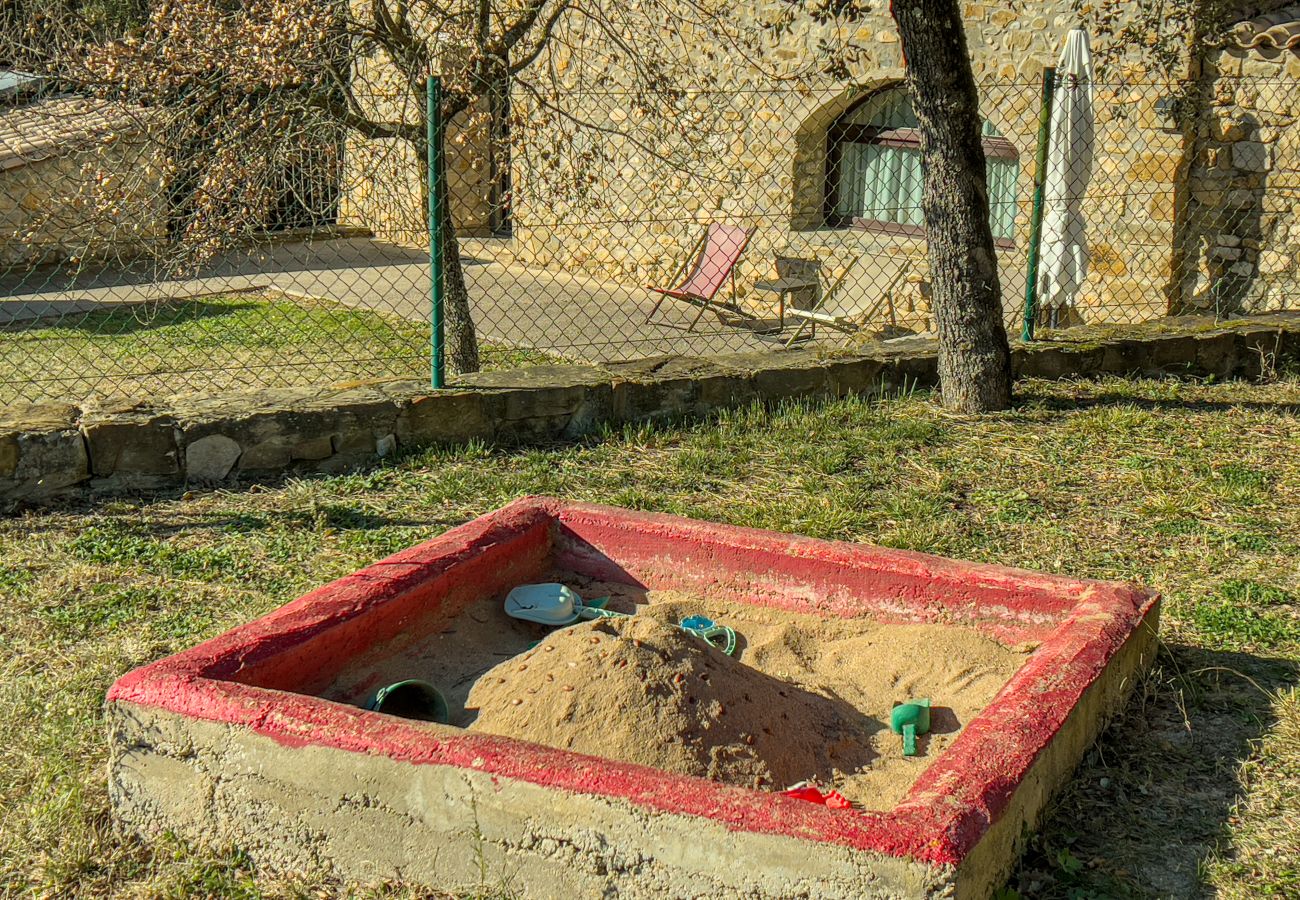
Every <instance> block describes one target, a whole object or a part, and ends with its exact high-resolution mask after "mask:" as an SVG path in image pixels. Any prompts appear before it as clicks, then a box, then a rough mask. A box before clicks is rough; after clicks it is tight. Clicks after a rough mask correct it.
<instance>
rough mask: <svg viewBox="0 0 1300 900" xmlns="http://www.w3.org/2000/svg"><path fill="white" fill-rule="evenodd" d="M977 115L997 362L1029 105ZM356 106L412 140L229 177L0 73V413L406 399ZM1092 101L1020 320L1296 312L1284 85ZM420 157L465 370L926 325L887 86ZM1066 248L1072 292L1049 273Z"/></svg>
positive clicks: (261, 152)
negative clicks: (436, 158)
mask: <svg viewBox="0 0 1300 900" xmlns="http://www.w3.org/2000/svg"><path fill="white" fill-rule="evenodd" d="M1086 89H1087V86H1081V85H1077V84H1072V83H1068V82H1066V83H1062V85H1061V86H1060V87H1058V89H1057V91H1058V93H1057V96H1058V97H1060V96H1061V94H1060V92H1061V91H1080V90H1086ZM980 92H981V110H982V114H983V116H984V117H985V119H984V125H983V131H982V140H983V146H984V151H985V156H986V158H987V169H988V185H989V206H990V216H989V221H990V226H991V229H992V232H993V237H994V239H995V242H996V245H997V253H998V265H999V273H1000V281H1001V288H1002V295H1003V303H1004V311H1005V318H1006V323H1007V325H1008V329H1009V330H1010V331H1011V332H1012V334H1013V336H1014V335H1015V334H1018V333H1019V331H1020V317H1021V314H1022V309H1023V306H1024V302H1025V296H1026V279H1027V275H1026V273H1027V271H1028V265H1029V259H1030V257H1031V243H1032V242H1031V236H1032V232H1033V228H1032V224H1033V221H1034V194H1035V190H1034V189H1035V172H1034V169H1035V152H1036V148H1037V145H1038V140H1039V122H1040V114H1041V112H1042V106H1043V90H1042V85H1041V84H1040V83H1039V82H1038V81H1037V80H1035V81H1033V82H1014V83H1012V82H996V83H986V84H983V85H981V87H980ZM358 96H359V99H360V103H361V105H360V107H358V109H357V110H355V112H357V113H358V115H360V114H365V115H366V116H369V118H370V119H371V120H373V121H383V122H398V123H403V124H404V125H405V126H408V127H406V129H405V131H403V132H402V133H401V134H397V135H396V136H394V135H393V134H381V133H378V132H377V131H376V129H365V128H358V127H355V123H353V124H352V125H351V126H350V127H344V126H343V125H342V124H338V123H337V122H335V121H332V120H328V119H326V118H324V117H322V118H319V119H312V120H308V121H297V122H277V121H266V122H265V123H264V129H263V130H262V131H260V132H258V134H257V138H256V141H252V140H251V139H249V140H250V145H251V148H252V149H251V150H246V151H241V149H240V144H239V141H240V140H241V137H240V134H239V133H234V134H224V135H223V134H220V133H218V136H217V137H216V138H215V139H214V138H213V137H212V133H211V132H210V131H204V132H203V133H202V134H198V135H197V136H196V135H192V134H191V133H190V132H189V131H187V129H189V128H192V127H193V123H194V122H195V121H196V118H195V115H194V114H193V111H186V114H185V115H176V114H174V113H175V112H176V111H174V110H168V109H158V108H151V109H144V108H137V107H132V106H130V105H127V104H123V103H116V102H110V101H106V100H102V99H95V98H94V96H93V95H92V94H91V92H89V91H79V90H77V88H76V86H75V85H69V84H67V83H57V82H51V81H48V80H44V79H40V78H35V77H27V76H21V75H17V74H14V73H9V74H8V75H7V77H6V80H4V81H0V400H2V401H4V402H13V401H17V400H38V399H49V398H57V399H65V398H66V399H73V400H82V399H87V398H91V397H125V398H139V397H142V396H153V395H158V394H160V393H173V392H176V393H179V392H186V391H204V392H211V391H220V390H226V389H233V388H237V387H246V386H251V387H256V386H278V385H287V384H332V383H338V382H345V381H354V380H368V379H383V378H417V379H427V378H428V375H429V368H430V349H429V348H430V324H429V323H430V302H431V301H430V278H429V217H428V202H427V200H428V195H427V193H426V190H425V184H426V180H425V173H426V170H427V168H426V158H425V155H424V154H425V151H426V147H425V146H424V145H423V144H422V140H423V135H424V133H425V131H424V124H425V120H424V104H423V98H422V97H421V96H420V95H419V93H418V92H417V91H413V90H411V89H409V86H404V87H402V88H401V89H396V88H395V89H394V90H392V91H389V92H384V91H379V90H377V89H375V90H373V91H372V92H371V93H366V94H360V95H358ZM1091 104H1092V120H1093V121H1094V122H1095V125H1094V127H1093V129H1092V131H1091V132H1088V133H1085V134H1084V135H1083V136H1082V137H1078V138H1076V139H1075V144H1074V146H1073V147H1072V150H1073V153H1072V154H1071V156H1070V159H1071V160H1072V163H1071V165H1074V166H1079V167H1082V166H1086V171H1087V172H1089V173H1090V177H1089V178H1087V179H1079V178H1073V179H1066V180H1065V181H1064V182H1062V183H1064V184H1068V185H1071V186H1072V187H1070V188H1068V189H1067V192H1066V193H1061V189H1060V188H1058V189H1057V190H1058V193H1057V195H1052V193H1051V185H1050V184H1049V186H1048V188H1049V190H1048V195H1047V196H1046V197H1045V199H1044V203H1043V204H1042V210H1043V220H1044V225H1043V240H1042V243H1041V247H1040V248H1039V258H1040V266H1041V269H1042V272H1043V273H1044V274H1043V275H1042V276H1041V278H1040V283H1041V288H1040V290H1039V291H1038V292H1037V293H1036V297H1037V300H1038V321H1039V322H1040V324H1041V325H1043V326H1045V327H1058V328H1059V327H1064V326H1068V325H1073V324H1080V323H1108V322H1117V323H1124V322H1137V321H1143V320H1149V319H1152V318H1155V317H1159V316H1163V315H1167V314H1169V313H1171V312H1175V313H1176V312H1184V311H1211V312H1214V313H1217V314H1220V315H1227V314H1232V313H1237V312H1243V311H1250V310H1255V309H1273V308H1285V307H1288V306H1293V305H1294V304H1295V297H1296V295H1297V284H1296V279H1297V277H1300V276H1298V275H1297V269H1296V259H1297V252H1300V226H1295V225H1292V224H1291V215H1290V214H1291V208H1292V205H1293V203H1294V202H1295V199H1296V190H1297V188H1300V136H1293V135H1294V134H1295V132H1296V131H1297V129H1294V128H1289V127H1288V126H1290V125H1291V124H1292V122H1293V115H1294V114H1295V113H1296V112H1300V87H1298V86H1297V82H1296V81H1295V80H1292V79H1289V78H1286V77H1282V76H1279V77H1276V78H1246V77H1241V76H1237V75H1230V74H1221V73H1217V72H1210V73H1208V74H1207V75H1206V76H1205V77H1204V78H1203V79H1202V80H1200V81H1197V82H1194V83H1179V84H1154V83H1145V84H1108V83H1098V84H1095V85H1092V86H1091ZM208 115H209V119H208V120H207V121H209V122H211V121H214V119H213V118H212V117H214V116H219V115H220V111H216V112H212V113H208ZM1080 141H1082V142H1083V144H1082V145H1081V144H1080V143H1079V142H1080ZM241 152H244V153H245V156H249V154H252V155H255V156H256V163H257V164H256V165H255V166H253V165H251V164H250V163H248V161H247V159H243V158H242V157H240V153H241ZM444 154H445V169H446V184H447V187H448V191H449V203H448V206H449V213H450V215H451V217H452V221H453V222H454V224H455V231H456V237H457V243H458V247H454V248H453V247H447V249H449V250H452V251H454V252H455V253H456V254H457V258H458V259H459V260H460V262H461V265H459V266H449V267H448V271H447V278H448V280H449V281H454V282H455V284H449V285H448V288H449V292H450V293H452V294H454V293H455V291H454V290H452V289H453V288H463V292H462V293H463V296H464V297H466V298H467V301H468V306H469V310H470V313H471V316H472V320H473V325H474V332H475V335H476V338H477V341H478V343H479V345H480V348H481V351H482V353H481V357H482V364H483V366H484V367H486V368H491V367H503V366H512V365H519V364H526V363H529V362H537V361H548V360H553V361H574V362H581V361H605V360H612V359H627V358H636V357H647V356H653V355H658V354H665V353H678V354H693V355H711V354H718V353H724V352H732V351H750V350H764V349H778V348H784V347H792V346H793V347H799V346H809V345H830V346H837V345H853V344H855V343H857V342H861V341H863V340H867V339H870V338H879V337H883V338H892V337H896V336H902V335H908V334H913V333H926V332H928V331H930V330H931V329H932V327H933V320H932V317H931V310H930V272H929V270H928V266H927V263H926V253H925V250H926V248H925V238H924V227H923V215H922V207H921V194H922V157H921V151H920V143H919V132H918V128H917V123H916V120H915V118H914V116H913V114H912V110H911V107H910V104H909V102H908V100H907V96H906V93H905V90H904V89H903V87H902V86H901V85H897V84H893V85H889V84H886V85H880V86H877V87H875V88H873V89H870V90H867V89H846V88H844V87H833V88H826V89H814V88H810V87H807V86H791V85H784V84H781V85H772V86H766V87H762V86H760V87H745V88H736V89H731V90H722V89H716V88H715V89H709V90H689V89H686V90H678V89H673V90H670V91H667V92H666V93H665V96H664V98H663V99H662V102H660V103H658V104H657V105H655V106H653V107H649V106H647V105H646V104H645V103H644V102H643V98H641V97H640V96H638V95H634V94H631V93H627V94H624V93H620V92H618V91H581V90H574V91H570V92H568V93H565V94H563V95H561V96H559V97H558V99H557V97H555V96H551V97H545V96H542V95H540V94H537V93H535V92H533V93H529V92H519V91H517V92H513V93H512V92H510V91H502V92H500V94H499V96H495V97H492V98H484V99H483V100H482V101H481V102H480V103H478V104H477V105H476V106H474V107H473V108H472V109H470V110H468V111H466V112H462V113H460V114H459V115H458V116H457V117H455V118H453V119H452V120H451V121H450V122H448V123H447V129H446V139H445V144H444ZM241 159H243V161H242V162H239V160H241ZM236 162H238V164H236ZM252 170H255V171H256V172H257V173H258V174H257V177H256V178H253V177H252V176H250V175H247V172H248V171H252ZM1076 171H1077V170H1076ZM1063 223H1064V224H1063ZM1072 236H1073V238H1076V239H1078V238H1080V237H1081V240H1079V241H1078V243H1079V245H1080V246H1081V247H1082V248H1083V252H1084V253H1085V254H1086V257H1087V264H1086V274H1083V273H1082V272H1081V271H1079V270H1072V269H1071V263H1072V261H1076V262H1077V259H1078V257H1079V254H1078V253H1076V251H1075V250H1074V249H1073V248H1072V247H1071V246H1070V239H1071V237H1072ZM1071 254H1073V255H1071ZM1067 256H1068V257H1069V258H1068V259H1067V258H1064V257H1067ZM1063 272H1064V274H1062V273H1063ZM1072 273H1073V274H1072ZM1042 278H1049V280H1050V278H1055V279H1056V280H1055V281H1051V283H1048V281H1042ZM1042 334H1047V335H1050V331H1043V332H1040V335H1042Z"/></svg>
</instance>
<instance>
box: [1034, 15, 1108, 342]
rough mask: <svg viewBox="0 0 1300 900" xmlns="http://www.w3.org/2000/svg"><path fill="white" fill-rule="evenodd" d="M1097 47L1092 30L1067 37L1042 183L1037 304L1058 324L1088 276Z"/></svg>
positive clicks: (1051, 320) (1061, 60)
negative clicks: (1087, 206)
mask: <svg viewBox="0 0 1300 900" xmlns="http://www.w3.org/2000/svg"><path fill="white" fill-rule="evenodd" d="M1092 77H1093V76H1092V50H1091V48H1090V46H1089V44H1088V33H1087V32H1086V31H1084V30H1082V29H1079V28H1076V29H1074V30H1073V31H1071V32H1070V33H1069V35H1068V36H1067V37H1066V40H1065V49H1064V50H1062V51H1061V59H1060V62H1059V63H1058V65H1057V69H1056V85H1057V87H1056V91H1055V96H1054V98H1053V106H1052V118H1051V127H1050V131H1049V132H1048V144H1047V166H1046V168H1045V173H1046V174H1045V179H1044V182H1043V236H1042V244H1041V247H1042V262H1041V266H1040V268H1039V270H1038V307H1039V309H1041V310H1044V311H1045V312H1046V313H1047V318H1048V322H1049V324H1051V325H1056V324H1058V322H1059V321H1060V320H1061V318H1062V315H1061V314H1062V311H1063V310H1067V309H1070V308H1072V307H1073V306H1074V305H1075V301H1076V299H1077V297H1078V294H1079V290H1080V288H1081V287H1082V286H1083V282H1084V279H1085V278H1086V277H1087V275H1088V242H1087V229H1088V225H1087V220H1086V219H1085V217H1084V212H1083V205H1084V196H1085V194H1086V193H1087V191H1088V182H1089V181H1091V180H1092V146H1093V139H1094V137H1095V131H1096V124H1095V122H1094V120H1093V85H1092Z"/></svg>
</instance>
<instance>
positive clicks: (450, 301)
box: [437, 154, 479, 374]
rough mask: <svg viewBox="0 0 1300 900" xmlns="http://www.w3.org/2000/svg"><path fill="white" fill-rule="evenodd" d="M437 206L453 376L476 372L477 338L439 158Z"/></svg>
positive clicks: (443, 161) (443, 167) (443, 163)
mask: <svg viewBox="0 0 1300 900" xmlns="http://www.w3.org/2000/svg"><path fill="white" fill-rule="evenodd" d="M438 168H439V171H438V173H437V176H438V206H439V208H440V209H441V210H442V223H441V225H440V227H439V236H438V240H439V242H440V243H441V244H442V318H443V327H444V335H445V337H446V345H445V346H446V351H445V352H446V360H447V368H448V369H449V370H450V371H451V372H453V373H456V374H463V373H465V372H477V371H478V370H479V357H478V335H477V334H476V333H475V332H474V320H473V319H472V318H471V317H470V309H469V288H468V287H467V286H466V284H465V269H464V267H463V266H462V265H461V262H460V241H459V240H458V239H457V237H456V224H455V222H454V221H453V215H452V205H451V203H452V197H451V189H450V187H449V186H448V184H447V157H446V155H445V154H441V155H440V158H439V167H438Z"/></svg>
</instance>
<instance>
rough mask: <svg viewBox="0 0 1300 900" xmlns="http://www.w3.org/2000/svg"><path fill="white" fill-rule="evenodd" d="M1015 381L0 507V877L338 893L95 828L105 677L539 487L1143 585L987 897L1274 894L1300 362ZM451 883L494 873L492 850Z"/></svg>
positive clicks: (138, 891)
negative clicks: (975, 393)
mask: <svg viewBox="0 0 1300 900" xmlns="http://www.w3.org/2000/svg"><path fill="white" fill-rule="evenodd" d="M1020 396H1021V401H1020V405H1019V406H1018V408H1017V409H1016V410H1015V411H1013V412H1011V413H1007V414H1004V415H999V416H991V417H987V418H982V419H978V420H970V419H963V418H957V417H952V416H949V415H947V414H945V413H944V412H942V411H941V410H939V409H938V408H937V407H936V406H934V405H933V404H932V403H931V402H930V401H929V399H928V398H927V397H925V396H920V395H917V396H908V397H901V398H896V399H892V400H889V401H886V402H882V403H867V402H862V401H856V400H845V401H836V402H828V403H822V404H787V405H782V406H780V407H778V408H775V409H763V408H758V407H751V408H747V409H742V410H736V411H730V412H724V413H719V414H718V415H717V416H715V417H713V418H712V419H710V420H709V421H707V422H703V423H698V424H693V425H688V426H648V425H646V426H629V427H627V428H620V429H611V430H609V431H607V432H606V433H604V434H601V435H597V436H594V437H593V438H591V439H590V440H588V441H585V442H582V443H578V444H566V445H556V446H545V447H505V448H492V447H486V446H482V445H475V446H469V447H464V448H459V449H454V450H431V451H427V452H421V453H416V454H413V455H410V456H407V457H405V458H403V459H400V460H396V461H391V462H389V463H387V464H385V465H382V466H379V467H376V468H373V469H370V470H367V471H364V472H360V473H357V474H353V475H345V476H336V477H328V478H327V477H321V478H312V479H303V480H293V481H289V482H284V483H277V484H270V485H266V486H261V487H249V488H247V489H244V490H237V491H221V492H216V493H208V494H197V495H194V496H187V498H184V499H180V498H176V497H160V498H156V499H146V500H141V501H116V502H107V503H102V504H100V505H98V506H95V507H89V506H76V507H68V508H64V509H55V510H48V511H43V512H31V513H27V514H25V515H22V516H19V517H16V518H12V519H9V520H5V521H3V522H0V728H3V729H4V730H5V732H6V733H7V734H9V735H10V740H9V741H7V742H5V743H4V744H2V745H0V805H2V806H3V808H4V815H3V816H2V817H0V893H6V894H10V893H11V894H21V895H47V896H55V895H59V896H73V895H77V896H91V897H110V896H111V897H135V896H189V895H201V896H223V897H224V896H231V897H257V896H316V895H317V894H319V893H322V892H323V893H325V894H329V893H331V892H336V891H338V890H340V888H339V887H338V886H336V885H330V884H327V883H323V882H321V881H319V880H317V879H314V878H312V877H311V875H310V874H309V873H306V874H303V875H302V876H301V877H300V878H298V879H297V880H294V881H290V882H285V881H282V880H272V879H268V878H266V877H263V876H259V875H258V874H257V873H256V872H255V871H254V870H253V868H252V867H251V866H250V865H249V864H248V862H247V861H246V860H244V859H243V858H242V857H241V856H239V855H238V854H237V853H227V854H215V855H214V854H211V853H198V852H194V851H190V850H188V849H186V848H183V847H177V846H175V845H173V844H169V843H166V842H164V843H162V844H160V845H156V846H152V847H147V846H144V845H141V844H139V843H138V842H135V841H120V840H118V839H117V838H115V837H114V836H113V835H112V833H111V829H110V827H109V813H108V801H107V796H106V792H105V783H104V752H105V741H104V736H103V731H102V722H101V718H100V705H101V703H102V699H103V694H104V691H105V690H106V688H107V687H108V685H109V684H110V683H111V682H112V681H113V679H114V678H116V677H117V676H118V675H119V674H121V673H122V672H124V671H125V670H127V669H129V668H131V667H132V666H135V665H139V664H141V663H144V662H147V661H150V660H153V659H156V658H157V657H159V656H161V655H163V654H166V653H169V652H172V651H174V650H178V649H180V648H182V647H186V646H189V645H191V644H193V643H194V642H196V641H198V640H200V639H202V638H205V637H208V636H211V635H213V634H217V633H219V632H221V631H222V630H224V629H226V628H229V627H230V626H232V625H234V624H236V623H238V622H242V621H246V620H247V619H249V618H250V617H253V616H256V615H258V614H261V613H264V612H266V611H268V610H271V609H273V608H275V607H276V606H279V605H280V604H282V603H284V602H286V601H288V600H290V599H292V598H294V597H295V596H297V595H299V594H301V593H302V592H304V591H305V590H307V589H309V588H311V587H314V586H316V585H319V584H321V583H323V582H325V581H327V580H329V579H332V578H335V577H338V576H340V575H342V574H345V573H347V572H349V571H352V570H354V569H356V568H358V567H359V566H362V565H365V564H367V563H369V562H372V561H374V560H375V559H378V558H380V557H382V556H384V555H386V554H387V553H390V552H393V551H395V550H398V549H401V548H404V547H406V546H409V545H411V544H413V543H416V542H418V541H420V540H424V539H426V538H428V537H430V536H432V535H435V534H437V533H439V532H441V531H443V530H445V529H446V528H448V527H451V526H453V525H456V524H459V523H461V522H464V521H466V520H468V519H470V518H472V517H474V516H476V515H479V514H481V513H483V512H485V511H487V510H490V509H493V508H495V507H497V506H499V505H501V504H502V503H504V502H507V501H508V500H511V499H513V498H515V497H517V496H520V495H522V494H526V493H551V494H557V495H561V496H565V497H571V498H574V499H581V500H593V501H600V502H606V503H614V504H619V505H623V506H629V507H633V508H638V509H649V510H659V511H664V512H670V513H677V514H681V515H687V516H695V517H699V518H705V519H713V520H718V521H723V522H731V523H735V524H742V525H750V526H757V527H763V528H775V529H780V530H786V531H794V532H800V533H803V534H808V535H811V536H814V537H821V538H835V539H844V540H854V541H869V542H873V543H879V544H885V545H889V546H894V547H904V548H910V549H917V550H924V551H928V552H935V553H941V554H945V555H949V556H955V557H961V558H967V559H975V560H980V561H986V562H992V563H1000V564H1007V565H1017V566H1025V567H1029V568H1035V569H1044V570H1048V571H1053V572H1061V573H1066V574H1070V575H1074V576H1085V577H1096V578H1121V579H1131V580H1134V581H1138V582H1142V583H1144V584H1148V585H1152V586H1154V587H1156V588H1157V589H1159V590H1161V591H1162V592H1163V593H1164V595H1165V598H1166V613H1165V620H1164V621H1165V631H1164V638H1165V641H1166V649H1165V652H1164V653H1163V655H1162V657H1161V659H1160V664H1159V668H1158V670H1157V671H1156V672H1155V673H1153V675H1152V676H1151V677H1150V678H1149V679H1147V680H1146V682H1145V683H1144V684H1143V685H1142V686H1141V690H1140V691H1139V692H1138V695H1137V697H1136V698H1135V700H1134V702H1133V703H1132V704H1130V706H1129V708H1128V710H1127V711H1126V712H1125V714H1124V715H1123V717H1122V718H1121V720H1120V721H1118V722H1116V723H1115V724H1114V725H1113V727H1112V728H1111V729H1110V731H1109V732H1108V733H1107V735H1106V737H1105V738H1104V739H1103V740H1102V741H1101V742H1100V743H1099V744H1098V745H1097V746H1096V747H1095V748H1093V749H1092V750H1091V751H1090V752H1089V754H1088V756H1087V759H1086V760H1085V762H1084V764H1083V766H1082V767H1081V769H1080V771H1079V773H1078V774H1077V776H1076V777H1075V779H1074V781H1073V782H1072V783H1071V785H1070V786H1069V788H1068V789H1067V790H1066V792H1065V793H1064V795H1063V796H1062V798H1061V800H1060V802H1059V804H1058V806H1057V809H1056V811H1055V812H1054V814H1053V815H1052V816H1051V818H1050V819H1049V820H1048V821H1047V822H1045V823H1044V826H1043V827H1042V828H1041V829H1040V831H1039V832H1038V833H1037V834H1036V835H1035V836H1034V837H1033V838H1032V840H1031V844H1030V848H1029V852H1028V853H1027V855H1026V857H1025V859H1024V861H1023V862H1022V863H1021V865H1020V867H1019V869H1018V870H1017V872H1016V873H1015V875H1014V876H1013V878H1012V880H1011V883H1010V885H1009V888H1008V891H1009V893H1008V896H1013V895H1015V894H1016V893H1018V894H1019V895H1021V896H1025V897H1044V898H1058V897H1059V898H1087V897H1146V896H1176V897H1188V896H1197V895H1201V894H1212V893H1215V892H1218V893H1222V894H1224V895H1225V896H1240V897H1247V896H1252V897H1253V896H1270V895H1271V896H1278V897H1282V896H1297V895H1300V880H1298V875H1297V868H1296V864H1295V860H1296V858H1297V853H1296V848H1297V840H1298V837H1297V836H1298V835H1300V824H1298V823H1300V772H1298V771H1297V760H1296V747H1297V743H1298V742H1297V731H1296V729H1297V699H1296V686H1297V683H1300V674H1298V664H1300V602H1298V598H1300V569H1298V568H1297V566H1296V564H1295V559H1296V557H1297V554H1298V552H1300V547H1298V546H1297V542H1298V541H1300V537H1297V535H1300V453H1298V452H1297V449H1296V448H1297V447H1300V383H1297V382H1296V381H1295V380H1288V381H1282V382H1278V383H1275V384H1268V385H1251V384H1245V383H1228V384H1189V383H1178V382H1165V381H1140V382H1126V381H1105V382H1100V383H1085V384H1073V385H1072V384H1048V383H1038V382H1033V383H1027V384H1022V385H1021V386H1020ZM444 887H447V888H452V887H460V886H450V885H448V886H444ZM475 887H476V889H477V890H479V891H480V892H487V893H493V892H501V890H502V889H501V886H500V885H499V884H498V883H497V882H496V881H494V878H493V873H491V872H485V873H484V880H483V884H482V885H478V886H475ZM393 890H396V889H393ZM505 892H507V893H508V892H509V891H508V890H506V891H505ZM1270 892H1271V894H1270ZM398 894H399V895H400V891H399V892H398Z"/></svg>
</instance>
